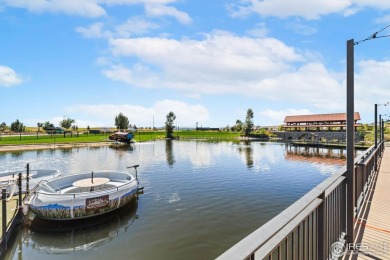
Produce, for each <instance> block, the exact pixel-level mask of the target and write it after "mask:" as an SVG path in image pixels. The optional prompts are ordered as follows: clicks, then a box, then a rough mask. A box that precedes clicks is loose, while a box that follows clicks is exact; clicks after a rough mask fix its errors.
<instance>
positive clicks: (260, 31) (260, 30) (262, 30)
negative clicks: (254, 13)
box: [247, 23, 268, 38]
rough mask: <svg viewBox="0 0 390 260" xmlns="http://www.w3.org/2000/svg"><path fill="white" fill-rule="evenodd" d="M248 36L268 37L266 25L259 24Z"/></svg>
mask: <svg viewBox="0 0 390 260" xmlns="http://www.w3.org/2000/svg"><path fill="white" fill-rule="evenodd" d="M247 34H249V35H252V36H254V37H258V38H263V37H265V36H267V34H268V28H267V26H266V25H265V23H257V24H256V26H255V28H254V29H252V30H248V31H247Z"/></svg>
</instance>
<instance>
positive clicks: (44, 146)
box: [0, 142, 113, 152]
mask: <svg viewBox="0 0 390 260" xmlns="http://www.w3.org/2000/svg"><path fill="white" fill-rule="evenodd" d="M110 144H113V142H96V143H59V144H22V145H0V152H13V151H30V150H46V149H53V150H54V149H61V148H75V147H99V146H106V145H110Z"/></svg>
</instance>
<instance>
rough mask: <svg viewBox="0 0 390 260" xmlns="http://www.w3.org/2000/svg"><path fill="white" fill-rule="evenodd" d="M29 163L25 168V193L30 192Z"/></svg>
mask: <svg viewBox="0 0 390 260" xmlns="http://www.w3.org/2000/svg"><path fill="white" fill-rule="evenodd" d="M29 184H30V164H29V163H28V164H27V170H26V194H28V193H29V192H30V185H29Z"/></svg>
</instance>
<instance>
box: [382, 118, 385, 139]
mask: <svg viewBox="0 0 390 260" xmlns="http://www.w3.org/2000/svg"><path fill="white" fill-rule="evenodd" d="M384 140H385V120H383V118H382V141H384Z"/></svg>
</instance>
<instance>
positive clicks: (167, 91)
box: [0, 0, 390, 127]
mask: <svg viewBox="0 0 390 260" xmlns="http://www.w3.org/2000/svg"><path fill="white" fill-rule="evenodd" d="M389 24H390V1H388V0H316V1H309V0H296V1H290V0H214V1H205V0H197V1H195V0H79V1H68V0H0V31H1V38H0V39H1V40H0V50H1V51H0V122H5V123H7V125H9V124H11V123H12V122H13V121H15V120H16V119H19V120H21V121H22V122H23V123H24V124H25V125H28V126H36V124H37V122H45V121H50V122H54V123H55V124H58V122H59V121H60V120H62V119H63V118H64V117H70V118H74V119H75V120H76V124H77V125H78V126H79V127H86V126H87V125H89V126H91V127H102V126H114V117H115V115H117V114H118V113H119V112H122V113H124V114H125V115H126V116H127V117H128V118H129V121H130V123H132V124H136V125H137V126H146V127H149V126H152V124H153V119H154V125H155V126H162V125H163V124H164V122H165V116H166V114H167V113H168V112H169V111H173V112H174V113H175V114H176V115H177V119H176V125H178V126H181V127H187V126H188V127H195V124H196V122H198V123H199V125H202V126H211V127H223V126H226V125H234V124H235V121H236V120H237V119H240V120H244V118H245V115H246V111H247V109H248V108H252V109H253V111H254V122H255V124H256V125H261V126H267V125H279V124H282V123H283V120H284V117H285V116H286V115H297V114H312V113H339V112H345V111H346V102H345V99H346V98H345V94H346V83H345V78H346V75H345V74H346V73H345V71H346V63H345V59H346V41H347V40H348V39H351V38H353V39H355V41H358V40H361V39H364V38H367V37H368V36H370V35H372V34H373V33H374V32H376V31H378V30H380V29H382V28H384V27H386V26H387V25H389ZM387 34H390V28H389V29H386V30H384V31H382V32H381V33H380V35H387ZM389 46H390V38H383V39H377V40H372V41H367V42H364V43H363V44H359V45H356V46H355V110H356V111H358V112H360V114H361V117H362V122H373V120H374V118H373V114H374V104H375V103H378V104H382V103H385V102H387V101H390V91H389V90H388V89H389V83H388V82H389V81H388V78H387V76H388V75H390V61H389V57H390V48H389ZM379 112H380V113H382V114H386V113H388V114H390V111H389V108H388V107H379Z"/></svg>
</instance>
